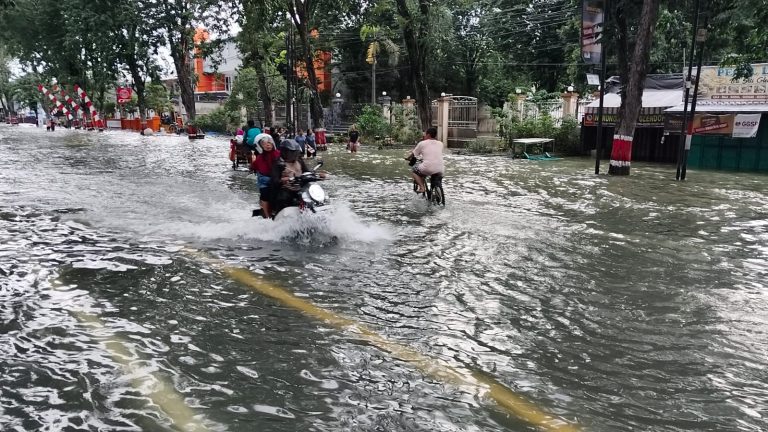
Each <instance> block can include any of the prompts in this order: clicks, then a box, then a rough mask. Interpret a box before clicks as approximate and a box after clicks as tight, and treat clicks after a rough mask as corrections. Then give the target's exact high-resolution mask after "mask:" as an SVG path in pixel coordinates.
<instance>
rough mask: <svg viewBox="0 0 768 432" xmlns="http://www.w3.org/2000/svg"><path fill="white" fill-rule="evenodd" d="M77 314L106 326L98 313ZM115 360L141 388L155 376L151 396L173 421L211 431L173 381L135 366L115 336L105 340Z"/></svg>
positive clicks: (87, 320) (181, 426)
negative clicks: (187, 402) (179, 392)
mask: <svg viewBox="0 0 768 432" xmlns="http://www.w3.org/2000/svg"><path fill="white" fill-rule="evenodd" d="M73 314H74V315H75V317H76V318H77V320H78V321H80V322H83V323H87V324H89V325H91V326H93V327H96V328H99V329H100V328H103V327H104V322H103V321H102V320H101V318H99V317H98V316H96V315H93V314H89V313H85V312H79V311H74V312H73ZM104 346H105V347H106V349H107V351H108V352H109V355H110V356H111V357H112V360H114V361H115V362H117V363H119V364H120V366H121V367H122V369H123V372H124V373H125V374H126V375H127V376H130V377H131V385H133V387H134V388H136V389H140V388H142V387H144V384H145V383H144V382H143V380H144V379H146V378H147V377H151V378H152V379H154V380H155V383H156V384H155V386H154V389H153V391H152V392H151V393H150V394H149V397H150V399H152V402H154V404H155V405H157V406H158V407H160V409H161V410H162V411H163V412H164V413H165V415H166V416H168V418H170V419H171V420H172V421H173V424H174V425H175V426H176V427H180V428H181V429H182V430H185V431H194V432H198V431H207V430H208V427H207V426H205V425H204V424H203V423H202V422H201V421H200V420H199V419H198V418H197V417H196V414H195V412H194V411H192V409H191V408H189V407H188V406H187V405H186V404H185V403H184V398H183V397H182V396H181V395H180V394H178V393H176V392H175V389H174V387H173V384H171V383H167V382H165V381H163V379H162V377H161V376H160V375H158V374H156V373H151V374H146V373H144V372H142V371H141V369H140V368H139V367H137V366H135V365H134V364H133V363H132V362H131V360H132V358H133V355H132V354H131V352H130V351H129V350H128V348H127V347H126V343H125V342H124V341H122V340H120V338H118V337H117V336H112V337H110V338H109V339H107V341H106V342H105V343H104Z"/></svg>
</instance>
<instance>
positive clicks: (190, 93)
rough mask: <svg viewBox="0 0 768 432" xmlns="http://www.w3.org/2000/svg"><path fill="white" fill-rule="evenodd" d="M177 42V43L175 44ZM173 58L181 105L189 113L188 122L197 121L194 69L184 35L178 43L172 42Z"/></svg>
mask: <svg viewBox="0 0 768 432" xmlns="http://www.w3.org/2000/svg"><path fill="white" fill-rule="evenodd" d="M174 42H175V43H174ZM170 45H171V57H172V58H173V65H174V67H175V68H176V79H177V80H178V82H179V89H180V93H181V103H182V105H184V110H185V111H186V112H187V121H188V122H191V121H193V120H194V119H195V88H194V86H193V85H192V67H191V65H190V57H189V49H190V47H189V42H188V40H187V38H186V37H185V36H184V35H182V36H181V37H180V38H179V40H178V41H173V40H171V44H170Z"/></svg>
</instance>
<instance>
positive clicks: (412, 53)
mask: <svg viewBox="0 0 768 432" xmlns="http://www.w3.org/2000/svg"><path fill="white" fill-rule="evenodd" d="M431 3H432V2H430V1H429V0H417V4H416V9H415V10H414V9H413V8H412V7H411V5H410V1H409V0H395V5H396V6H397V13H398V15H399V16H400V27H401V29H402V31H403V39H404V40H405V49H406V51H407V52H408V65H409V68H408V72H409V75H410V80H411V83H412V85H413V90H414V92H415V95H416V106H417V107H418V112H419V119H420V120H421V127H422V128H423V129H426V128H428V127H430V126H431V125H432V106H431V103H430V98H429V86H428V84H427V53H428V49H429V15H430V6H431Z"/></svg>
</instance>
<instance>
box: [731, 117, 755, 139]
mask: <svg viewBox="0 0 768 432" xmlns="http://www.w3.org/2000/svg"><path fill="white" fill-rule="evenodd" d="M760 117H761V114H736V120H735V122H734V123H733V135H732V136H733V137H734V138H754V137H756V136H757V130H758V129H759V128H760Z"/></svg>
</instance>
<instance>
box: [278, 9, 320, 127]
mask: <svg viewBox="0 0 768 432" xmlns="http://www.w3.org/2000/svg"><path fill="white" fill-rule="evenodd" d="M309 3H310V2H309V0H305V1H303V2H301V5H300V6H297V7H296V14H295V15H293V23H294V24H295V27H296V30H297V31H298V33H299V40H300V41H301V52H302V57H303V58H304V67H305V68H306V70H307V83H306V86H307V89H308V90H309V113H310V116H311V117H312V128H313V129H322V128H324V127H325V122H324V119H323V104H322V102H321V101H320V94H319V93H318V91H317V74H316V73H315V62H314V60H315V59H314V52H313V51H312V46H311V44H310V41H309V25H308V24H309V22H308V20H309V16H308V15H309V13H308V11H309V9H310V4H309ZM289 73H295V71H289ZM290 103H292V102H291V101H286V104H290ZM296 126H297V125H294V128H295V127H296Z"/></svg>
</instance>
